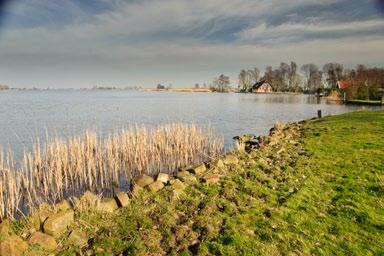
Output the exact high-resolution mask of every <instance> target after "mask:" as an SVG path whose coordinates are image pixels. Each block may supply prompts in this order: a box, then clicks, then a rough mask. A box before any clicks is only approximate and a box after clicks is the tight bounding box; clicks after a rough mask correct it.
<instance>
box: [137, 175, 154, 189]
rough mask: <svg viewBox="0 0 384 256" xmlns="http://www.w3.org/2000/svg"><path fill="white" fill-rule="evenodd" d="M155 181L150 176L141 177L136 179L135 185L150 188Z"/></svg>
mask: <svg viewBox="0 0 384 256" xmlns="http://www.w3.org/2000/svg"><path fill="white" fill-rule="evenodd" d="M153 182H154V180H153V178H152V177H150V176H148V175H145V174H143V175H140V176H139V177H137V178H136V179H135V184H136V185H137V186H140V187H142V188H144V187H145V186H148V185H149V184H151V183H153Z"/></svg>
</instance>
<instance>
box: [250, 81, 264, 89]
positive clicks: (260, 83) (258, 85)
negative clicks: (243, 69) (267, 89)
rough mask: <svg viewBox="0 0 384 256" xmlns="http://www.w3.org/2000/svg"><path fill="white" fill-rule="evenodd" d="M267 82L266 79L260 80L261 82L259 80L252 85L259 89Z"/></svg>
mask: <svg viewBox="0 0 384 256" xmlns="http://www.w3.org/2000/svg"><path fill="white" fill-rule="evenodd" d="M265 83H266V81H265V80H264V81H260V82H257V83H255V84H254V85H253V86H252V89H254V90H257V89H259V88H260V87H261V86H262V85H263V84H265Z"/></svg>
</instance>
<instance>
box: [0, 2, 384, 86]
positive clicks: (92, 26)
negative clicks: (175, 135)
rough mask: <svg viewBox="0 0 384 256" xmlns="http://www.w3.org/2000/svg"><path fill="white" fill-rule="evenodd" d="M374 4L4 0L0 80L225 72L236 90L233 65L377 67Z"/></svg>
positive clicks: (186, 79) (157, 79)
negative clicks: (297, 64) (293, 62)
mask: <svg viewBox="0 0 384 256" xmlns="http://www.w3.org/2000/svg"><path fill="white" fill-rule="evenodd" d="M0 2H2V1H0ZM380 3H383V1H378V0H377V1H376V0H359V1H358V0H286V1H281V0H279V1H278V0H231V1H226V0H127V1H124V0H95V1H91V0H81V1H79V0H14V1H8V3H7V4H5V5H3V7H2V8H1V11H0V15H1V19H0V83H2V84H9V85H11V86H17V87H33V86H36V87H91V86H93V85H116V86H144V87H153V86H155V85H156V84H157V83H163V84H169V83H171V84H173V86H175V87H182V86H183V87H185V86H193V85H194V84H195V83H203V82H207V83H208V82H210V81H211V80H212V78H213V77H214V76H217V75H219V74H220V73H224V74H228V75H229V76H230V77H231V80H232V83H233V85H236V83H237V74H238V72H239V71H240V69H242V68H252V67H258V68H259V69H261V70H263V69H264V67H265V66H267V65H273V66H277V65H279V63H280V62H282V61H285V62H289V61H290V60H294V61H296V62H298V63H299V64H304V63H315V64H318V65H323V64H324V63H326V62H331V61H337V62H341V63H344V64H345V66H347V67H352V66H354V65H355V64H358V63H364V64H369V65H378V66H382V64H383V63H382V59H383V56H384V19H383V18H384V15H383V8H382V7H383V4H381V5H380ZM380 6H381V8H380Z"/></svg>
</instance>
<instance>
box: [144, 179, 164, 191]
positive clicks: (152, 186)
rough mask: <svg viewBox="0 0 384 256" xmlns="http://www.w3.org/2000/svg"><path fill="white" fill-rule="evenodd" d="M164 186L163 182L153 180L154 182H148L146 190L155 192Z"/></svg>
mask: <svg viewBox="0 0 384 256" xmlns="http://www.w3.org/2000/svg"><path fill="white" fill-rule="evenodd" d="M163 187H164V184H163V182H161V181H159V180H158V181H155V182H153V183H152V184H150V185H148V187H147V188H148V190H149V191H152V192H157V191H159V190H160V189H162V188H163Z"/></svg>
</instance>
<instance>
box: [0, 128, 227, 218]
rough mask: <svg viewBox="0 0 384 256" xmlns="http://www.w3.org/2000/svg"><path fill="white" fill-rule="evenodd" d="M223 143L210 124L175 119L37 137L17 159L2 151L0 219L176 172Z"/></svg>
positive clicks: (212, 153) (214, 153)
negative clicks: (109, 131) (152, 124)
mask: <svg viewBox="0 0 384 256" xmlns="http://www.w3.org/2000/svg"><path fill="white" fill-rule="evenodd" d="M223 145H224V142H223V138H221V137H217V136H215V135H214V134H213V132H212V129H210V128H209V127H206V128H199V127H197V126H196V125H195V124H184V123H172V124H164V125H159V126H157V127H155V128H152V129H148V128H146V127H144V126H137V125H136V126H132V127H129V128H127V129H122V130H119V131H116V132H114V133H112V134H110V135H109V136H107V137H104V138H102V137H101V136H100V135H99V134H98V133H97V132H95V131H91V130H88V131H86V132H85V133H84V134H82V135H80V136H73V137H69V138H66V139H65V138H61V137H58V136H56V137H53V138H50V139H47V142H46V143H44V145H41V143H40V140H39V139H38V138H37V140H36V143H35V145H34V148H33V150H32V151H31V152H25V153H24V156H23V158H22V160H21V162H17V163H16V161H15V160H14V158H13V155H12V153H11V152H9V153H4V152H3V150H0V219H4V218H6V217H8V218H14V217H15V216H16V215H18V214H21V213H25V212H27V211H28V210H30V209H31V208H34V207H37V206H38V205H40V204H42V203H54V202H57V201H59V200H62V199H64V198H67V197H70V196H78V195H80V194H81V193H83V192H84V191H86V190H90V191H92V192H94V193H98V194H101V193H103V194H104V195H106V194H107V195H113V194H114V193H115V192H116V191H118V190H119V189H128V188H129V184H130V181H131V180H132V178H134V177H136V176H138V175H140V174H143V173H145V174H148V175H156V174H157V173H158V172H160V171H161V172H166V173H170V174H172V173H174V172H176V171H177V169H179V168H181V167H183V166H188V165H192V164H196V163H199V162H202V161H207V160H208V159H210V158H214V157H216V156H218V155H219V154H222V152H223V148H224V146H223Z"/></svg>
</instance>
